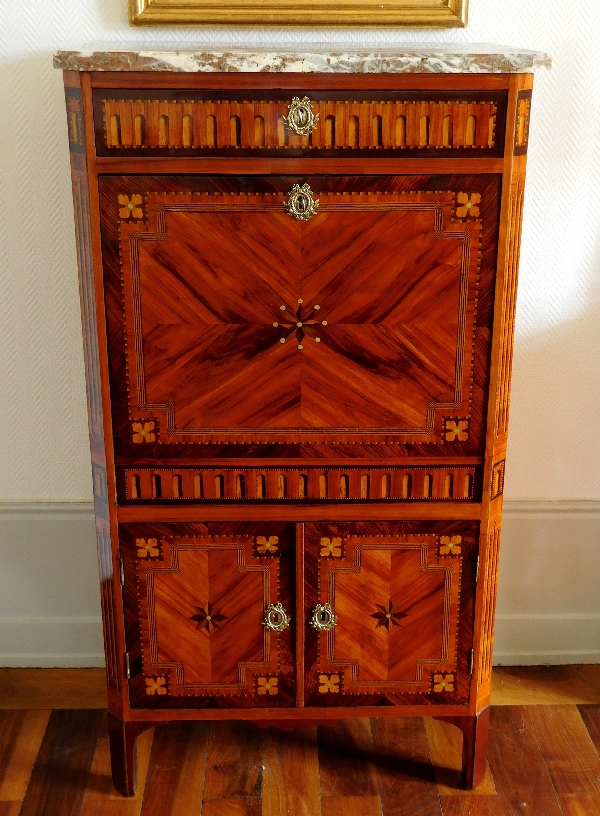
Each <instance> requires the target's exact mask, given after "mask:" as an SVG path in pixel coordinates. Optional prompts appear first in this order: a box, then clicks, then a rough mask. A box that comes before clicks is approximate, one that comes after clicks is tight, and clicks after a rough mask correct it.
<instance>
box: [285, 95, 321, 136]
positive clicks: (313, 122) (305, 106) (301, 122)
mask: <svg viewBox="0 0 600 816" xmlns="http://www.w3.org/2000/svg"><path fill="white" fill-rule="evenodd" d="M318 121H319V114H318V113H313V109H312V102H311V101H310V99H309V98H308V96H305V97H304V98H303V99H300V98H299V97H297V96H295V97H294V98H293V99H292V101H291V102H290V104H289V105H288V115H287V116H284V117H283V123H284V125H285V126H286V128H288V129H289V130H292V131H293V132H294V133H298V134H299V135H300V136H308V134H309V133H311V132H312V131H313V130H315V128H316V127H317V122H318Z"/></svg>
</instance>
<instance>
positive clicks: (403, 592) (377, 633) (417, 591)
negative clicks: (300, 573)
mask: <svg viewBox="0 0 600 816" xmlns="http://www.w3.org/2000/svg"><path fill="white" fill-rule="evenodd" d="M477 533H478V525H477V524H474V523H464V522H417V523H398V522H394V523H374V524H367V523H364V524H329V523H327V524H326V523H319V524H307V525H306V528H305V559H306V574H307V583H306V595H305V597H306V604H305V614H306V618H307V623H308V626H307V639H306V642H307V657H306V679H305V685H306V704H307V705H316V706H325V705H326V706H330V705H357V704H358V705H361V704H362V705H386V704H411V703H414V704H416V703H421V704H422V703H444V702H445V703H454V704H456V703H464V702H466V700H467V699H468V690H469V680H470V676H469V662H470V649H471V645H472V637H473V604H474V589H475V562H476V542H477ZM326 604H329V605H330V608H331V611H332V614H333V615H334V616H335V619H336V620H335V625H334V626H333V627H331V628H325V629H318V628H315V627H314V626H313V625H312V623H311V621H312V619H313V610H314V609H315V608H316V607H317V605H320V607H321V608H322V607H324V606H325V605H326ZM329 620H330V619H329V616H328V613H327V612H325V613H323V620H322V623H325V625H327V624H328V623H329Z"/></svg>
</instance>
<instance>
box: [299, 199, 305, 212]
mask: <svg viewBox="0 0 600 816" xmlns="http://www.w3.org/2000/svg"><path fill="white" fill-rule="evenodd" d="M297 204H298V212H304V211H305V210H306V197H305V196H298V201H297Z"/></svg>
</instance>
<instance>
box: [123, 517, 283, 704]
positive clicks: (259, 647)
mask: <svg viewBox="0 0 600 816" xmlns="http://www.w3.org/2000/svg"><path fill="white" fill-rule="evenodd" d="M120 542H121V554H122V558H123V562H124V577H125V583H124V599H125V616H126V639H127V648H128V655H129V664H130V674H131V678H130V699H131V704H132V705H133V706H134V707H137V708H204V707H227V708H249V707H254V706H264V707H268V708H273V707H280V706H290V705H293V704H294V698H295V694H294V672H293V658H292V645H293V636H292V632H293V628H292V626H290V625H289V621H286V620H285V615H289V616H290V617H291V614H290V613H291V610H292V609H293V608H294V600H293V584H294V577H293V564H294V557H293V553H294V545H295V527H294V525H291V524H282V523H274V522H268V523H257V524H227V523H218V524H197V523H196V524H127V525H123V526H121V529H120ZM279 604H281V607H280V606H278V605H279ZM282 610H284V611H282Z"/></svg>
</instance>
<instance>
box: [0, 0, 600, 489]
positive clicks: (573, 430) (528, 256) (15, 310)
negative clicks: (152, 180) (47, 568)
mask: <svg viewBox="0 0 600 816" xmlns="http://www.w3.org/2000/svg"><path fill="white" fill-rule="evenodd" d="M598 31H600V6H599V5H598V3H597V2H594V0H579V2H578V3H567V2H565V0H527V2H525V3H524V2H522V0H504V1H503V2H501V3H500V2H497V0H471V13H470V24H469V27H468V28H467V29H466V30H449V31H437V32H436V31H434V32H428V31H418V32H406V31H397V30H385V31H376V30H338V31H325V30H323V31H317V30H312V31H311V30H299V29H288V30H279V31H278V30H273V29H260V30H248V29H233V30H226V29H218V30H217V29H215V30H208V29H207V30H201V29H183V30H171V31H164V30H159V29H145V30H144V29H131V28H129V27H128V25H127V16H126V0H61V2H58V0H45V2H44V3H41V2H39V0H38V1H36V0H22V2H19V3H5V4H4V11H3V25H2V27H1V28H0V72H1V73H0V110H1V111H2V116H1V117H0V197H1V201H0V206H1V210H0V211H1V213H2V217H1V218H0V247H1V253H2V254H1V263H0V313H1V316H0V353H1V359H2V365H1V366H0V501H26V500H30V501H31V500H33V501H86V500H88V499H89V498H90V495H91V485H90V466H89V455H88V448H87V439H86V434H87V431H86V421H85V389H84V378H83V363H82V352H81V338H80V324H79V314H78V310H79V305H78V294H77V283H76V264H75V247H74V238H73V218H72V211H71V193H70V182H69V162H68V154H67V135H66V126H65V114H64V105H63V97H62V89H61V76H60V73H59V72H57V71H53V69H52V65H51V55H52V52H53V51H54V50H56V49H57V48H64V49H71V48H78V47H80V46H81V45H83V44H85V43H86V42H89V41H92V40H105V41H108V40H110V41H114V42H115V44H116V43H118V42H119V41H124V40H130V41H131V40H138V41H142V40H143V41H146V42H152V41H157V40H160V39H162V40H166V39H169V40H171V41H176V40H177V41H187V42H194V43H196V44H198V45H201V44H206V45H231V44H239V45H272V46H275V47H285V46H294V45H295V44H299V43H305V44H309V43H310V44H316V43H322V44H324V45H351V46H356V47H377V45H380V44H381V45H383V44H386V45H393V44H398V43H403V42H415V41H421V42H423V41H429V42H433V41H437V42H440V41H447V42H450V41H463V42H466V41H471V42H490V43H491V42H496V43H506V44H508V45H519V46H525V47H530V48H536V49H540V50H545V51H548V52H549V53H550V54H551V56H552V57H553V59H554V68H553V71H552V72H551V73H549V74H547V73H541V74H539V75H538V78H537V80H536V90H535V94H534V110H533V120H532V130H531V140H530V154H529V166H530V169H529V178H528V188H527V196H526V206H525V230H524V240H523V255H522V262H521V287H520V293H519V305H518V325H517V335H518V336H517V344H516V357H515V378H514V391H513V411H512V427H511V443H510V457H509V467H508V473H507V484H506V493H507V495H508V496H510V497H516V498H528V497H543V498H569V497H571V498H598V497H600V456H599V450H598V448H599V447H600V434H599V435H598V436H596V431H595V428H597V422H598V420H597V414H598V406H599V405H600V399H599V398H600V394H599V393H598V392H599V391H600V377H598V374H597V370H598V364H599V363H600V348H599V347H598V340H599V332H600V328H599V327H600V320H598V314H597V312H598V309H599V299H600V279H599V272H600V246H599V242H600V218H598V211H599V204H600V200H599V199H600V183H599V182H600V133H599V131H600V104H599V103H600V99H599V93H598V89H599V88H600V61H598V60H597V55H596V48H597V42H596V39H597V35H598Z"/></svg>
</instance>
